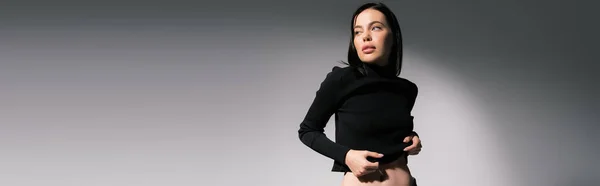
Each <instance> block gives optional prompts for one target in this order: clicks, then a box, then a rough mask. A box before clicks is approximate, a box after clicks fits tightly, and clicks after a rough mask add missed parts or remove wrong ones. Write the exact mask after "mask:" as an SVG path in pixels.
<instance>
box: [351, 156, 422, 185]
mask: <svg viewBox="0 0 600 186" xmlns="http://www.w3.org/2000/svg"><path fill="white" fill-rule="evenodd" d="M411 181H412V176H411V174H410V170H409V168H408V165H407V162H406V157H401V158H398V159H397V160H395V161H394V162H391V163H388V164H385V165H380V166H379V170H378V171H375V172H372V173H369V174H367V175H363V176H361V177H356V175H354V174H352V172H346V174H344V178H343V180H342V185H341V186H410V185H411Z"/></svg>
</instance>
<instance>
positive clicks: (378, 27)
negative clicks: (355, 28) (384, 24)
mask: <svg viewBox="0 0 600 186" xmlns="http://www.w3.org/2000/svg"><path fill="white" fill-rule="evenodd" d="M375 29H377V30H381V27H380V26H374V27H373V28H372V30H375Z"/></svg>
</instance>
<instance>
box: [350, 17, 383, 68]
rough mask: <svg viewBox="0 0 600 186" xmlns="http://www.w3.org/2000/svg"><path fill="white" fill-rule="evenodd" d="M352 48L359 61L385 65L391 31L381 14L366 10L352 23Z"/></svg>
mask: <svg viewBox="0 0 600 186" xmlns="http://www.w3.org/2000/svg"><path fill="white" fill-rule="evenodd" d="M353 33H354V47H355V48H356V52H357V54H358V57H359V58H360V60H361V61H363V62H365V63H374V64H378V65H381V66H383V65H386V64H387V61H388V57H389V53H390V50H391V46H392V30H391V29H390V27H389V26H388V23H387V21H386V19H385V16H384V15H383V13H381V12H379V11H377V10H375V9H367V10H364V11H363V12H361V13H360V14H358V15H357V16H356V18H355V21H354V32H353Z"/></svg>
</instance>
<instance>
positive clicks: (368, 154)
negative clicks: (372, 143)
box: [365, 151, 383, 158]
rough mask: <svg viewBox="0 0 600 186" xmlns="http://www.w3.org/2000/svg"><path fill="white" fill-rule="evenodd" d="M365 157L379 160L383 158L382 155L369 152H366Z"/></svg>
mask: <svg viewBox="0 0 600 186" xmlns="http://www.w3.org/2000/svg"><path fill="white" fill-rule="evenodd" d="M365 157H374V158H381V157H383V154H380V153H376V152H371V151H366V153H365Z"/></svg>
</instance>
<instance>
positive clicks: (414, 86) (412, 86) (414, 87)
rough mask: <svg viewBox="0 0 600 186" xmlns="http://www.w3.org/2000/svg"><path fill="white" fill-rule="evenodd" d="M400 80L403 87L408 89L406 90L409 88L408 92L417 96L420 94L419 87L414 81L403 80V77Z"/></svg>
mask: <svg viewBox="0 0 600 186" xmlns="http://www.w3.org/2000/svg"><path fill="white" fill-rule="evenodd" d="M398 80H399V81H400V82H402V85H403V86H404V87H406V88H407V90H409V92H410V93H412V94H414V95H415V96H416V95H417V94H418V92H419V87H418V86H417V84H416V83H414V82H413V81H411V80H408V79H406V78H402V77H398Z"/></svg>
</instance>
